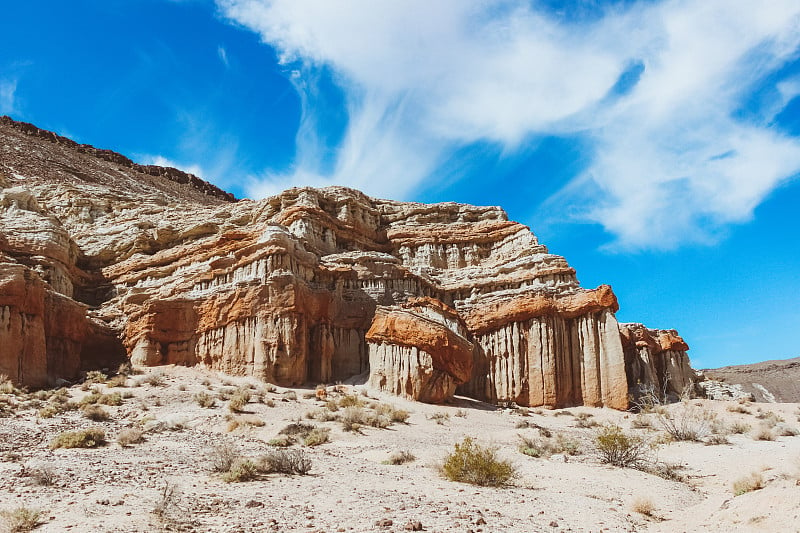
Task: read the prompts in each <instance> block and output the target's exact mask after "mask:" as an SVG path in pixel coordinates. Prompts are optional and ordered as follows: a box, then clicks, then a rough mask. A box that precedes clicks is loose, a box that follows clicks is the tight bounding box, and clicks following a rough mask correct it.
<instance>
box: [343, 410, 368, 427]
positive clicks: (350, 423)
mask: <svg viewBox="0 0 800 533" xmlns="http://www.w3.org/2000/svg"><path fill="white" fill-rule="evenodd" d="M365 421H366V413H365V412H364V409H363V408H361V407H355V406H350V407H345V409H344V410H343V411H342V414H340V415H339V422H341V424H342V429H343V430H345V431H354V432H359V431H361V426H363V425H364V422H365Z"/></svg>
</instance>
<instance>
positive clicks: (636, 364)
mask: <svg viewBox="0 0 800 533" xmlns="http://www.w3.org/2000/svg"><path fill="white" fill-rule="evenodd" d="M620 332H621V333H622V344H623V349H624V351H625V371H626V373H627V375H628V386H629V387H630V390H631V395H632V396H633V397H638V396H641V395H643V394H648V393H649V394H655V395H656V396H657V397H658V398H659V399H661V400H662V401H663V400H665V399H669V400H675V399H677V398H679V397H680V396H681V395H682V394H683V393H684V391H685V390H686V388H687V387H691V385H692V384H693V383H694V382H696V381H697V376H696V374H695V372H694V370H693V369H692V367H691V365H690V364H689V356H688V355H687V354H686V351H687V350H688V349H689V346H688V345H687V344H686V342H684V340H683V339H682V338H681V337H680V336H679V335H678V332H677V331H675V330H674V329H667V330H663V329H648V328H646V327H645V326H644V325H642V324H620Z"/></svg>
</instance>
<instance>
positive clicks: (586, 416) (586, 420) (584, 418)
mask: <svg viewBox="0 0 800 533" xmlns="http://www.w3.org/2000/svg"><path fill="white" fill-rule="evenodd" d="M593 417H594V415H593V414H592V413H586V412H580V413H578V414H576V415H575V425H576V426H577V427H579V428H593V427H597V426H599V425H600V424H598V423H597V420H594V418H593Z"/></svg>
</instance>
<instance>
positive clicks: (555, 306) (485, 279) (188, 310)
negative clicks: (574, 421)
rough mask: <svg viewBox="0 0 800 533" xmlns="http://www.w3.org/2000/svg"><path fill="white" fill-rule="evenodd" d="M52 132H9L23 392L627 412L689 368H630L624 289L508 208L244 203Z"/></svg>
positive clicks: (5, 179)
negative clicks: (296, 396)
mask: <svg viewBox="0 0 800 533" xmlns="http://www.w3.org/2000/svg"><path fill="white" fill-rule="evenodd" d="M47 134H48V132H43V130H38V128H35V127H33V126H30V125H20V124H19V123H15V122H13V121H10V122H9V119H5V120H0V135H2V138H3V140H4V142H3V143H2V146H1V147H0V185H2V193H0V209H3V210H4V212H3V218H2V223H0V224H2V225H0V252H2V253H3V254H4V255H3V260H4V261H5V262H4V263H3V264H2V266H0V275H2V277H0V280H6V281H3V283H6V284H7V285H8V287H12V286H13V287H16V288H15V289H14V291H16V292H14V291H12V290H11V289H8V295H6V294H5V292H6V291H5V290H4V293H3V296H0V313H2V314H0V319H2V322H0V326H2V327H3V328H4V329H3V330H2V331H0V335H3V336H4V337H3V338H6V339H8V340H9V344H8V345H9V346H12V345H13V346H31V348H19V349H16V351H13V352H12V351H9V350H5V349H4V351H3V356H2V357H1V358H0V364H1V365H3V366H2V367H0V371H2V372H6V373H8V374H9V375H11V376H12V378H13V379H15V380H18V381H20V382H22V383H27V384H30V385H34V386H38V385H40V384H41V383H42V382H43V381H47V382H52V381H53V380H55V379H56V378H58V377H66V378H71V377H74V375H75V374H76V372H77V371H78V369H80V368H83V367H85V366H86V365H88V364H97V365H100V366H103V365H104V364H105V365H106V366H109V365H110V363H109V362H110V361H116V359H118V357H119V356H120V354H123V355H124V356H126V357H129V358H130V360H131V361H132V362H133V363H134V364H139V365H161V364H181V365H202V366H205V367H207V368H211V369H215V370H219V371H223V372H227V373H231V374H241V375H252V376H256V377H258V378H260V379H263V380H266V381H270V382H273V383H277V384H280V385H300V384H304V383H312V384H314V383H322V382H328V383H330V382H335V381H343V380H348V379H352V378H353V377H354V376H362V379H365V380H368V382H369V384H370V385H371V386H373V387H375V388H379V389H383V390H386V391H388V392H391V393H393V394H399V395H404V396H407V397H409V398H412V399H417V400H423V401H430V402H441V401H447V400H448V399H449V398H450V397H451V396H452V395H453V394H454V393H456V392H458V393H460V394H464V395H467V396H470V397H473V398H476V399H480V400H485V401H489V402H493V403H515V404H518V405H530V406H538V405H544V406H553V407H556V406H569V405H596V406H600V405H605V406H610V407H614V408H625V407H627V405H628V394H629V390H628V389H629V387H630V386H631V382H632V381H631V380H632V376H633V375H634V374H635V376H636V377H635V380H634V381H633V383H634V384H636V383H640V382H643V380H644V381H647V382H648V383H651V382H652V383H653V384H654V385H655V384H657V385H658V386H659V387H660V386H661V383H662V382H663V379H664V377H663V376H664V375H665V374H664V372H669V373H670V375H671V376H673V375H677V371H676V370H674V369H673V367H669V364H673V363H664V364H662V362H663V361H672V360H673V359H672V358H673V355H669V354H671V353H672V352H675V353H676V354H677V353H678V352H680V353H683V357H685V345H682V346H683V351H680V350H678V348H680V346H677V345H675V346H672V345H670V346H671V347H670V348H669V350H661V351H660V352H658V354H655V352H653V351H652V350H651V351H650V352H647V353H646V354H645V353H644V352H643V351H642V350H640V349H639V347H638V343H639V342H645V341H644V340H635V341H633V342H634V345H635V347H636V350H634V351H635V357H636V361H638V362H636V361H634V359H632V358H631V357H633V355H634V352H633V351H631V347H630V346H629V344H630V342H631V340H630V339H633V338H634V337H636V335H639V334H638V333H636V331H638V330H635V328H634V329H630V328H628V329H626V328H622V329H620V326H619V325H618V324H617V321H616V318H615V312H616V311H617V309H618V303H617V300H616V297H615V296H614V294H613V292H612V290H611V288H610V287H608V286H605V285H603V286H600V287H598V288H595V289H586V288H583V287H581V286H580V284H579V282H578V280H577V278H576V275H575V271H574V269H572V268H571V267H570V266H569V264H568V263H567V262H566V260H565V259H564V258H563V257H560V256H557V255H553V254H550V253H549V252H548V250H547V248H546V247H545V246H544V245H542V244H541V243H539V242H538V240H537V238H536V236H535V235H534V234H533V233H532V232H531V231H530V230H529V229H528V228H527V227H526V226H524V225H522V224H519V223H516V222H513V221H509V220H508V217H507V215H506V213H505V212H504V211H503V210H502V209H500V208H498V207H477V206H470V205H463V204H455V203H442V204H418V203H410V202H395V201H389V200H379V199H374V198H369V197H367V196H366V195H364V194H362V193H360V192H358V191H355V190H352V189H347V188H343V187H329V188H325V189H312V188H295V189H290V190H287V191H284V192H283V193H281V194H279V195H276V196H273V197H270V198H267V199H264V200H261V201H258V202H254V201H250V200H241V201H233V198H232V197H231V196H230V195H227V194H225V193H221V192H219V191H218V190H216V188H213V187H212V186H207V185H208V184H205V185H203V184H202V183H199V182H198V181H197V179H193V178H185V179H184V178H181V177H180V176H181V175H179V174H176V173H178V172H180V171H177V170H174V169H172V170H164V171H157V170H154V169H152V168H149V167H141V166H139V165H135V164H133V163H131V162H130V161H129V160H127V158H124V159H120V158H121V157H122V156H119V157H115V156H114V155H112V154H113V152H108V151H102V150H101V151H98V150H97V149H94V148H92V147H87V146H86V145H75V144H74V143H72V144H70V143H71V141H69V142H67V141H68V140H65V139H64V138H62V137H58V136H55V137H52V134H50V135H47ZM176 176H177V177H176ZM203 183H204V182H203ZM4 286H5V285H4ZM22 287H24V288H25V289H24V290H23V289H22ZM26 291H28V292H30V294H31V295H34V296H27V294H28V292H26ZM37 291H38V292H37ZM40 293H41V294H42V295H43V296H42V297H41V298H39V297H38V296H35V295H36V294H40ZM12 295H16V296H13V297H12ZM67 308H69V309H67ZM49 309H59V311H58V315H59V316H62V315H63V316H70V317H72V318H70V319H69V321H67V323H68V324H73V326H74V327H66V326H64V325H63V324H60V323H59V324H56V323H55V322H53V321H52V320H51V319H49V318H48V316H55V315H54V314H53V313H51V312H50V311H48V310H49ZM5 317H8V318H5ZM48 320H49V323H50V326H48V325H47V324H48ZM62 326H64V327H62ZM48 328H49V329H48ZM645 329H646V328H645ZM656 337H657V338H660V337H658V335H656ZM22 339H35V340H34V341H31V342H30V343H27V342H25V341H23V340H22ZM636 339H638V337H636ZM642 339H644V337H642ZM665 342H666V341H665ZM681 342H682V341H681ZM15 343H16V344H15ZM654 346H655V345H654ZM659 346H661V345H659ZM32 347H37V348H35V349H34V348H32ZM647 349H650V345H649V344H648V345H647ZM25 350H28V351H25ZM31 350H32V351H33V352H35V353H29V352H30V351H31ZM667 352H669V353H667ZM42 354H45V355H44V357H45V358H46V359H47V358H49V359H47V361H49V362H47V363H41V362H37V361H39V359H41V357H43V356H42ZM56 354H61V355H59V356H56ZM76 354H77V355H76ZM663 354H667V355H663ZM662 355H663V357H662ZM58 357H60V358H61V360H62V361H67V360H69V361H71V362H70V363H69V364H67V363H63V364H62V363H57V361H56V360H57V359H58ZM658 357H660V359H658V361H659V362H658V363H653V364H652V365H650V364H649V363H647V364H645V363H644V361H645V359H647V361H650V360H654V361H655V360H656V359H657V358H658ZM675 357H677V355H676V356H675ZM648 358H649V359H648ZM675 361H676V362H675V363H674V364H673V366H675V365H677V367H676V368H678V367H680V368H683V367H682V366H681V365H682V364H683V360H680V361H678V360H677V359H675ZM59 364H60V365H61V366H59ZM43 365H44V366H43ZM648 365H649V366H648ZM659 365H661V366H659ZM664 365H666V366H664ZM22 367H25V368H26V369H28V368H29V369H30V370H25V371H24V372H21V371H20V370H19V369H20V368H22ZM651 367H652V368H651ZM662 367H663V368H662ZM668 367H669V368H668ZM687 367H688V363H687ZM15 368H16V369H17V370H14V369H15ZM684 374H685V373H684ZM684 374H681V376H682V379H683V378H685V379H690V377H689V376H688V374H685V375H684ZM659 380H661V381H659ZM672 382H674V383H677V381H676V378H673V379H672ZM676 386H677V385H676Z"/></svg>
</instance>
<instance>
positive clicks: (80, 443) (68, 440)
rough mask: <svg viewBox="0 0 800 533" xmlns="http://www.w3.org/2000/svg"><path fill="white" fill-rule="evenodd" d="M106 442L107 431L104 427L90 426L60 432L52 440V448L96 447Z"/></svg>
mask: <svg viewBox="0 0 800 533" xmlns="http://www.w3.org/2000/svg"><path fill="white" fill-rule="evenodd" d="M105 443H106V432H105V431H104V430H103V429H102V428H96V427H95V428H88V429H83V430H78V431H65V432H63V433H59V434H58V435H56V437H55V438H54V439H53V440H52V441H50V448H51V449H53V450H55V449H57V448H96V447H98V446H103V445H104V444H105Z"/></svg>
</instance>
